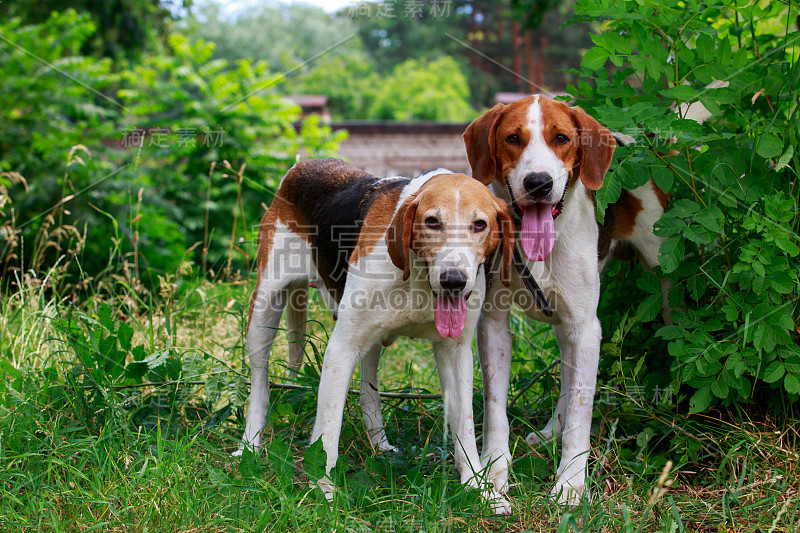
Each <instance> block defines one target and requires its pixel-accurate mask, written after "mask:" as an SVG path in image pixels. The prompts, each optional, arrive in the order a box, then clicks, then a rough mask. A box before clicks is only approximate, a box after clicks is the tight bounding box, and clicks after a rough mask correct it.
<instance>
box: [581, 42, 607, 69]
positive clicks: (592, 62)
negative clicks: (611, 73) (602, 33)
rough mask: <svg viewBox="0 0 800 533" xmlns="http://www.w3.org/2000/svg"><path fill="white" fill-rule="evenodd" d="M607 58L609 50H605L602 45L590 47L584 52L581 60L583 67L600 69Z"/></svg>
mask: <svg viewBox="0 0 800 533" xmlns="http://www.w3.org/2000/svg"><path fill="white" fill-rule="evenodd" d="M607 59H608V51H607V50H604V49H603V48H601V47H600V46H595V47H594V48H592V49H590V50H589V51H588V52H586V53H585V54H583V59H582V60H581V68H586V69H589V70H600V69H601V68H603V66H604V65H605V64H606V60H607Z"/></svg>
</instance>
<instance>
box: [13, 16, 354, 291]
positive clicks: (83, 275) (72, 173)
mask: <svg viewBox="0 0 800 533" xmlns="http://www.w3.org/2000/svg"><path fill="white" fill-rule="evenodd" d="M0 31H1V32H2V35H3V40H2V41H0V77H1V78H2V79H3V89H4V90H3V91H2V93H0V131H3V133H4V134H3V136H2V137H0V172H12V171H13V172H17V173H19V175H21V176H23V177H24V179H25V181H26V182H27V187H26V186H25V184H24V183H23V182H22V181H21V180H19V179H15V180H13V181H14V184H12V183H11V182H12V180H11V179H9V178H8V177H0V185H2V186H5V187H6V189H7V191H8V194H7V195H4V196H6V197H7V198H8V199H10V202H6V203H7V205H6V206H5V207H4V208H3V211H2V213H0V216H2V219H1V220H0V227H4V228H5V229H4V230H3V238H4V241H7V242H5V243H4V244H3V246H4V248H3V249H0V253H2V255H0V263H2V268H0V276H3V277H6V276H8V274H9V272H12V271H13V270H15V269H19V270H23V271H31V270H32V271H34V272H35V273H37V274H38V273H40V271H41V272H42V273H43V272H46V271H47V270H48V269H49V267H51V266H53V265H54V264H57V263H58V262H59V257H60V256H61V255H63V254H64V253H65V250H70V251H71V253H73V254H74V255H76V258H77V262H70V261H62V262H61V264H62V265H67V264H68V263H69V267H68V268H69V269H70V270H69V272H68V273H67V276H66V277H62V278H60V279H63V280H64V285H62V287H64V286H66V283H67V281H72V282H74V281H76V280H77V279H78V278H80V279H82V280H83V281H84V282H86V283H88V282H91V281H92V279H93V278H95V279H96V278H98V277H102V275H103V274H108V273H112V274H121V275H123V278H125V279H126V280H127V281H128V282H132V281H134V280H137V279H138V278H141V279H142V280H143V281H144V282H145V284H146V285H149V286H150V287H157V286H158V283H159V282H158V280H157V275H164V274H167V273H174V272H175V271H176V270H177V269H178V268H179V266H180V265H181V264H184V263H183V261H184V259H186V257H185V256H186V255H187V251H186V250H187V248H188V249H194V250H197V251H196V252H194V253H195V254H196V256H197V257H189V258H188V259H190V260H191V259H197V258H199V257H200V256H201V255H202V260H203V263H204V267H207V269H208V270H210V271H211V270H213V271H214V272H215V273H219V272H220V271H222V270H225V271H226V272H231V271H233V270H235V269H242V268H245V269H246V268H247V266H248V264H247V262H246V261H245V259H247V254H246V252H245V250H246V247H247V244H248V241H250V240H252V239H253V238H254V236H255V234H256V227H257V223H258V219H259V217H260V214H261V213H262V211H263V205H264V204H267V205H268V204H269V202H270V201H271V199H272V194H273V192H274V189H275V186H276V184H277V182H278V180H279V179H280V177H281V176H282V175H283V173H285V171H286V169H287V168H288V167H289V166H290V165H291V164H293V163H294V161H295V160H296V158H297V157H300V156H301V155H302V157H319V156H328V155H334V154H335V152H336V150H337V145H338V141H339V140H340V139H342V136H343V135H344V133H337V134H333V133H332V132H331V131H330V129H329V128H328V127H326V126H323V125H321V124H320V123H319V120H318V119H317V118H316V117H311V118H309V119H307V120H306V121H305V122H304V123H303V124H302V125H301V127H300V131H299V132H298V131H296V129H295V123H296V122H297V121H298V119H299V112H300V110H299V108H298V107H297V106H295V105H293V104H291V103H289V102H286V101H284V100H283V99H281V98H280V97H279V96H277V95H275V94H273V93H271V92H269V91H268V89H269V88H271V87H273V86H274V85H275V84H277V83H280V82H282V81H283V77H282V76H280V75H274V74H271V73H270V72H269V70H268V68H267V65H266V63H263V62H260V63H256V64H252V63H250V62H248V61H239V62H237V64H236V65H235V66H233V67H232V68H229V65H228V64H227V63H226V62H225V61H222V60H212V59H211V55H212V52H213V47H214V45H213V43H208V42H203V41H198V42H196V43H191V42H189V41H188V40H187V39H186V38H185V37H183V36H181V35H173V36H171V37H170V39H169V49H168V52H167V53H166V54H165V55H150V56H146V57H144V58H143V59H142V62H141V63H139V64H136V65H134V66H132V67H130V68H126V67H125V66H123V65H122V64H121V63H112V61H111V60H109V59H105V60H97V59H93V58H89V57H83V56H80V55H78V54H79V50H80V49H81V46H82V45H83V43H85V42H86V40H87V39H90V38H91V37H92V35H93V34H94V33H95V27H94V25H93V23H92V22H91V21H90V19H89V17H88V15H85V14H84V15H78V14H77V13H76V12H75V11H72V10H69V11H65V12H64V13H53V14H52V15H51V16H50V18H49V19H48V20H47V22H45V23H42V24H36V25H29V26H22V25H21V23H20V21H19V19H12V20H10V21H6V22H4V23H3V24H2V25H0ZM120 145H123V146H125V145H127V146H125V147H124V148H123V149H120ZM212 166H213V167H214V168H215V171H214V172H211V169H212ZM62 230H63V231H62ZM67 230H68V231H67ZM9 235H13V238H14V239H16V240H17V241H19V242H17V243H16V244H20V242H21V245H20V246H11V245H10V244H8V242H10V240H9V239H8V236H9ZM204 245H207V252H202V253H201V251H202V250H203V248H204V247H205V246H204ZM193 247H194V248H193ZM14 250H15V251H14ZM12 252H13V253H12ZM109 256H110V257H109ZM120 257H121V258H123V260H122V261H116V260H115V261H111V260H110V258H111V259H118V258H120ZM64 268H65V269H66V268H67V267H66V266H64ZM51 281H52V280H51ZM83 286H85V283H84V285H83Z"/></svg>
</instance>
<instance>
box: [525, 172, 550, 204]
mask: <svg viewBox="0 0 800 533" xmlns="http://www.w3.org/2000/svg"><path fill="white" fill-rule="evenodd" d="M522 185H523V187H525V192H527V193H528V196H530V197H531V198H544V197H545V196H547V195H548V194H550V191H552V190H553V178H552V177H550V174H548V173H547V172H531V173H530V174H528V175H527V176H525V179H524V180H522Z"/></svg>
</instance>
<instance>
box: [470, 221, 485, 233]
mask: <svg viewBox="0 0 800 533" xmlns="http://www.w3.org/2000/svg"><path fill="white" fill-rule="evenodd" d="M485 229H486V221H485V220H476V221H475V222H473V223H472V231H474V232H475V233H480V232H482V231H483V230H485Z"/></svg>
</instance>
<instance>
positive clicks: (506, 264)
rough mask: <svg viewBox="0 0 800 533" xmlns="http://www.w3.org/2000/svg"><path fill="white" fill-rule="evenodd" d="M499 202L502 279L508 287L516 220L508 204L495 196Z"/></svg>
mask: <svg viewBox="0 0 800 533" xmlns="http://www.w3.org/2000/svg"><path fill="white" fill-rule="evenodd" d="M494 203H495V204H497V224H498V225H499V228H500V235H501V236H502V246H503V269H502V271H501V272H500V281H502V282H503V285H505V286H506V287H508V286H509V285H510V284H511V259H512V257H513V256H514V220H513V219H512V218H511V211H510V210H509V208H508V204H507V203H505V202H504V201H503V200H499V199H497V198H495V201H494Z"/></svg>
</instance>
